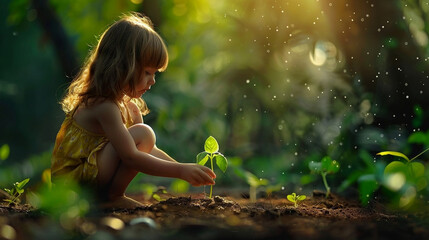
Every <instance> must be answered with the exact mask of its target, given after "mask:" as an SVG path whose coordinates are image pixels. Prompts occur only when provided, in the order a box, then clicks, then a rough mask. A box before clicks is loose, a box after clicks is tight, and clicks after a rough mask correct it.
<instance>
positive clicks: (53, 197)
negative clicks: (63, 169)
mask: <svg viewBox="0 0 429 240" xmlns="http://www.w3.org/2000/svg"><path fill="white" fill-rule="evenodd" d="M27 199H28V202H29V203H30V204H31V205H32V206H34V207H35V208H37V209H39V210H41V211H44V212H46V213H48V214H49V215H50V216H52V217H54V218H56V219H61V222H62V224H66V225H68V224H74V222H75V221H76V219H78V218H80V217H82V216H85V215H86V214H87V213H88V212H89V210H90V203H91V202H92V201H93V198H92V195H91V194H90V193H89V191H88V190H87V189H85V188H83V187H82V186H81V185H79V184H78V183H76V182H74V181H71V180H64V179H63V180H61V179H60V180H57V181H55V184H52V186H51V187H49V186H48V185H47V184H45V185H43V186H42V187H41V188H40V189H39V190H38V191H37V192H32V193H31V194H29V195H28V197H27ZM63 221H64V222H63Z"/></svg>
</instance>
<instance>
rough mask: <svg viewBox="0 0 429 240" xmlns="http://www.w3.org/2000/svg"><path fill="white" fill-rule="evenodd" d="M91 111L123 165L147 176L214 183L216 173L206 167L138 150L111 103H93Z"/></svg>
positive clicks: (113, 104) (118, 111)
mask: <svg viewBox="0 0 429 240" xmlns="http://www.w3.org/2000/svg"><path fill="white" fill-rule="evenodd" d="M94 111H96V114H95V115H96V116H97V120H98V121H99V123H100V124H101V126H102V128H103V130H104V133H105V135H106V137H107V138H108V139H109V141H110V142H111V144H112V145H113V147H114V148H115V151H116V152H117V154H118V156H119V157H120V158H121V160H122V161H123V163H124V164H127V165H128V166H129V167H132V168H134V169H135V170H137V171H140V172H142V173H146V174H149V175H155V176H162V177H173V178H181V179H183V180H186V181H188V182H189V183H191V184H192V185H194V186H200V185H209V184H214V181H213V178H215V177H216V175H215V174H214V173H213V171H211V170H210V169H209V168H207V167H202V166H199V165H197V164H182V163H178V162H175V161H167V160H164V159H162V158H159V157H157V156H154V155H152V154H149V153H145V152H141V151H139V150H138V149H137V147H136V144H135V142H134V139H133V138H132V136H131V134H130V133H129V132H128V130H127V128H126V127H125V126H124V125H123V123H122V117H121V112H120V110H119V109H118V107H117V105H116V104H115V103H113V102H109V101H105V102H103V103H100V104H99V105H97V106H96V107H95V108H94Z"/></svg>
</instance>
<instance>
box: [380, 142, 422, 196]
mask: <svg viewBox="0 0 429 240" xmlns="http://www.w3.org/2000/svg"><path fill="white" fill-rule="evenodd" d="M426 151H429V148H428V149H426V150H424V151H423V152H421V153H419V154H418V155H417V156H415V157H413V158H411V159H409V158H408V157H407V156H406V155H405V154H403V153H401V152H394V151H384V152H379V153H377V155H380V156H385V155H391V156H395V157H400V158H402V159H404V160H405V163H404V162H403V161H392V162H391V163H389V164H388V165H387V166H386V167H385V168H384V177H385V179H386V180H387V182H386V183H387V186H388V187H389V188H391V189H392V190H399V189H400V188H401V187H402V186H404V184H405V180H406V182H408V183H411V184H412V185H414V186H415V187H416V189H417V191H420V190H423V189H424V188H425V187H426V186H427V181H426V178H425V166H424V165H423V164H422V163H420V162H416V161H414V160H415V159H416V158H418V157H419V156H420V155H422V154H423V153H425V152H426ZM401 179H402V180H401Z"/></svg>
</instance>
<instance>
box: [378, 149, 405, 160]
mask: <svg viewBox="0 0 429 240" xmlns="http://www.w3.org/2000/svg"><path fill="white" fill-rule="evenodd" d="M377 155H380V156H385V155H392V156H396V157H401V158H403V159H405V160H407V162H409V161H410V159H408V157H407V156H405V154H403V153H400V152H394V151H384V152H379V153H377Z"/></svg>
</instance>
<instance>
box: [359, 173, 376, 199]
mask: <svg viewBox="0 0 429 240" xmlns="http://www.w3.org/2000/svg"><path fill="white" fill-rule="evenodd" d="M358 183H359V198H360V200H361V203H362V205H364V206H366V205H368V203H369V199H370V198H371V197H372V195H373V194H374V192H375V190H377V188H378V187H379V186H378V184H377V181H376V180H375V176H374V175H373V174H367V175H362V176H361V177H359V179H358Z"/></svg>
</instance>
